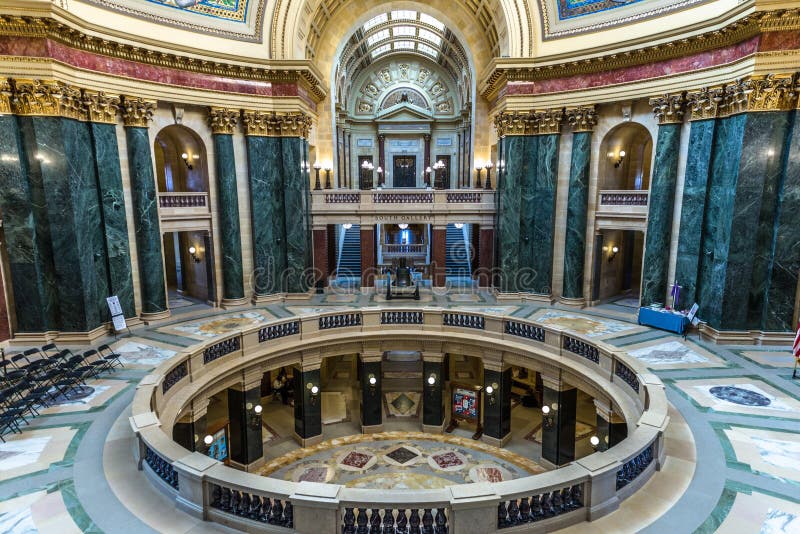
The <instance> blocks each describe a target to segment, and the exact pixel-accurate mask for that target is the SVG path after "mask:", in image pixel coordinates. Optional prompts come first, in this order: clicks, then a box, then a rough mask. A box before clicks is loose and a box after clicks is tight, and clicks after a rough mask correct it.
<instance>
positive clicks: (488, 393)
mask: <svg viewBox="0 0 800 534" xmlns="http://www.w3.org/2000/svg"><path fill="white" fill-rule="evenodd" d="M492 393H494V388H493V387H492V386H486V394H487V395H491V394H492Z"/></svg>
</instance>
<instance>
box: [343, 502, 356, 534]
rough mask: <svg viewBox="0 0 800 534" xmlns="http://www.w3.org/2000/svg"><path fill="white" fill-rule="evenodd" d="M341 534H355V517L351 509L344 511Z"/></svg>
mask: <svg viewBox="0 0 800 534" xmlns="http://www.w3.org/2000/svg"><path fill="white" fill-rule="evenodd" d="M342 521H343V524H342V534H355V532H356V526H355V521H356V516H355V514H353V509H352V508H345V509H344V517H342Z"/></svg>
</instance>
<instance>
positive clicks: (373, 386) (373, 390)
mask: <svg viewBox="0 0 800 534" xmlns="http://www.w3.org/2000/svg"><path fill="white" fill-rule="evenodd" d="M367 380H368V381H369V394H370V396H371V397H374V396H375V393H377V388H376V386H377V385H378V379H377V378H375V375H374V374H372V373H370V375H369V376H368V377H367Z"/></svg>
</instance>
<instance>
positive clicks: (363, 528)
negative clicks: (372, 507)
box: [356, 508, 369, 534]
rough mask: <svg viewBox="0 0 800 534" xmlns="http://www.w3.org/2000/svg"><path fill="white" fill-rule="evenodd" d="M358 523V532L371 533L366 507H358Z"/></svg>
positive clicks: (361, 533)
mask: <svg viewBox="0 0 800 534" xmlns="http://www.w3.org/2000/svg"><path fill="white" fill-rule="evenodd" d="M356 524H357V525H358V528H357V529H356V532H357V533H358V534H369V527H368V524H369V522H368V520H367V509H366V508H359V509H358V517H357V518H356Z"/></svg>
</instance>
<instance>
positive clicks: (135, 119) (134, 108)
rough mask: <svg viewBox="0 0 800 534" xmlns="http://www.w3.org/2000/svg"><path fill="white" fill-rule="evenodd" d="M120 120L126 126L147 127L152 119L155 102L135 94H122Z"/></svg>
mask: <svg viewBox="0 0 800 534" xmlns="http://www.w3.org/2000/svg"><path fill="white" fill-rule="evenodd" d="M122 98H123V102H122V122H123V124H125V126H127V127H133V128H147V127H148V126H149V125H150V121H151V120H153V113H154V112H155V110H156V102H155V101H153V100H145V99H143V98H139V97H135V96H123V97H122Z"/></svg>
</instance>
